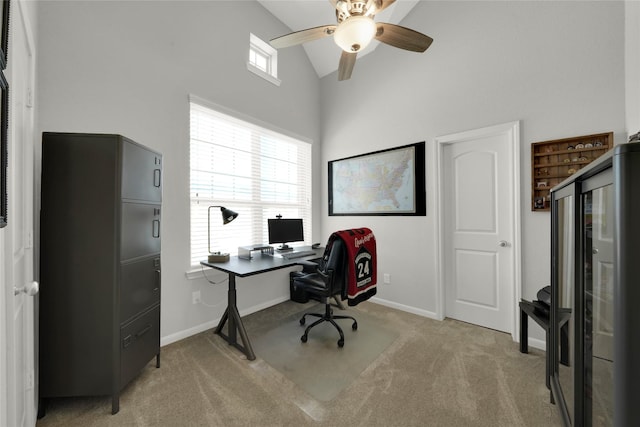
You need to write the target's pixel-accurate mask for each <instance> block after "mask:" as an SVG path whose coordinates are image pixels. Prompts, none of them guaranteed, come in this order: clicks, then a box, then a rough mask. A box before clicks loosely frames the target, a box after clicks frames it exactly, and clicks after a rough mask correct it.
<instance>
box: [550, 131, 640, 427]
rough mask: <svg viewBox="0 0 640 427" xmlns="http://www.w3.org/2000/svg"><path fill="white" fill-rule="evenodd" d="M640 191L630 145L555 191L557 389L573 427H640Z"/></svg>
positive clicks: (637, 162)
mask: <svg viewBox="0 0 640 427" xmlns="http://www.w3.org/2000/svg"><path fill="white" fill-rule="evenodd" d="M639 185H640V144H638V143H630V144H621V145H618V146H616V147H615V148H614V149H613V150H612V151H609V152H607V153H606V154H604V155H603V156H602V157H601V158H600V159H598V160H596V161H595V162H593V163H592V164H590V165H589V166H587V167H586V168H584V169H583V170H581V171H580V172H578V173H577V174H576V175H574V176H572V177H571V178H570V179H567V180H566V181H564V182H563V183H561V184H560V185H558V186H557V187H555V188H554V189H553V190H552V192H551V230H552V235H551V237H552V239H551V242H552V244H551V248H552V255H551V287H552V294H551V295H552V298H551V300H552V309H551V327H550V329H551V344H550V346H549V347H550V349H551V357H552V359H551V360H552V366H551V389H552V392H553V396H554V398H555V401H556V406H557V408H558V410H559V411H560V414H561V417H562V419H563V422H564V424H565V425H573V426H580V427H590V426H600V425H608V426H638V425H640V405H638V396H640V369H638V361H640V340H639V339H638V330H639V327H640V310H638V301H640V286H638V277H640V262H638V260H637V254H638V253H639V252H640V222H639V221H638V218H640V197H638V186H639ZM563 328H566V330H567V335H568V337H567V340H566V341H567V342H568V344H569V349H568V354H567V355H566V359H567V360H566V362H567V363H566V364H564V363H563V360H562V359H563V351H562V342H563V337H562V335H563V331H562V330H563ZM614 397H615V398H614Z"/></svg>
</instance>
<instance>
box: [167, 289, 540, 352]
mask: <svg viewBox="0 0 640 427" xmlns="http://www.w3.org/2000/svg"><path fill="white" fill-rule="evenodd" d="M288 300H289V295H285V296H282V297H279V298H275V299H272V300H270V301H266V302H263V303H260V304H257V305H254V306H252V307H248V308H246V309H244V310H241V311H240V316H247V315H249V314H252V313H255V312H257V311H260V310H264V309H265V308H269V307H271V306H274V305H276V304H280V303H282V302H285V301H288ZM369 301H371V302H372V303H375V304H380V305H384V306H386V307H391V308H395V309H397V310H401V311H406V312H407V313H412V314H416V315H418V316H422V317H427V318H429V319H434V320H440V319H438V317H437V316H436V314H435V313H434V312H432V311H428V310H422V309H418V308H415V307H411V306H408V305H404V304H398V303H397V302H393V301H387V300H385V299H381V298H376V297H373V298H371V299H369ZM219 322H220V318H218V319H215V320H210V321H207V322H205V323H201V324H199V325H196V326H194V327H192V328H189V329H185V330H183V331H179V332H176V333H173V334H170V335H167V336H164V337H162V338H161V339H160V346H161V347H164V346H165V345H169V344H172V343H174V342H176V341H180V340H183V339H185V338H188V337H190V336H192V335H195V334H199V333H200V332H204V331H206V330H208V329H213V328H215V327H216V326H218V323H219ZM529 346H531V347H533V348H537V349H539V350H542V351H545V349H546V343H545V341H544V340H540V339H538V338H531V337H529Z"/></svg>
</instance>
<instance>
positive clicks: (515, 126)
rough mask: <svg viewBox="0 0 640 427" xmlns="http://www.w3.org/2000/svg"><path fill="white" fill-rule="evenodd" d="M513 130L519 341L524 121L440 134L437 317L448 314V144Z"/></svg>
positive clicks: (515, 307) (437, 145)
mask: <svg viewBox="0 0 640 427" xmlns="http://www.w3.org/2000/svg"><path fill="white" fill-rule="evenodd" d="M505 133H507V134H509V136H510V138H511V140H512V141H513V146H512V150H511V161H512V164H513V183H514V184H513V194H512V200H513V210H512V212H513V215H512V218H511V221H512V224H513V238H512V239H511V244H512V248H513V266H512V267H513V287H512V295H513V301H512V308H511V314H510V316H509V318H510V319H511V322H510V323H511V326H512V327H511V338H512V339H513V340H514V341H516V342H518V341H519V336H518V334H517V333H516V331H518V330H519V327H520V316H518V302H519V301H520V295H521V291H522V260H521V249H522V247H521V246H522V239H521V210H520V206H521V201H520V196H521V194H520V121H514V122H508V123H503V124H498V125H494V126H488V127H484V128H480V129H473V130H469V131H464V132H458V133H454V134H449V135H443V136H438V137H436V138H435V139H434V142H435V144H434V145H435V151H436V153H435V158H436V161H435V165H436V170H435V175H436V186H435V190H436V204H437V206H438V208H437V209H436V247H437V248H438V250H437V253H438V259H437V260H436V269H437V272H436V276H437V278H438V282H437V285H436V317H437V319H439V320H444V318H445V317H446V314H447V313H446V299H445V298H446V286H445V283H444V272H445V261H446V256H445V253H444V235H443V233H444V230H443V228H442V227H443V225H444V224H443V220H442V219H443V218H444V215H445V212H444V206H445V204H444V197H445V195H444V189H443V185H444V146H445V145H450V144H455V143H458V142H465V141H467V140H469V139H476V138H482V137H488V136H493V135H501V134H505Z"/></svg>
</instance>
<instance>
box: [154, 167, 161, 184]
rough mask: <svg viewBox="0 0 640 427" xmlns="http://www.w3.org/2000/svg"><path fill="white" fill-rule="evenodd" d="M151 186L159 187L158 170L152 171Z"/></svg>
mask: <svg viewBox="0 0 640 427" xmlns="http://www.w3.org/2000/svg"><path fill="white" fill-rule="evenodd" d="M153 186H154V187H160V169H154V170H153Z"/></svg>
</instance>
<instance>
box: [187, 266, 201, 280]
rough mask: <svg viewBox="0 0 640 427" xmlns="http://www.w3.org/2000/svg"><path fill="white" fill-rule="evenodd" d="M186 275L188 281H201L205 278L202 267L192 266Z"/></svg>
mask: <svg viewBox="0 0 640 427" xmlns="http://www.w3.org/2000/svg"><path fill="white" fill-rule="evenodd" d="M184 275H185V276H186V277H187V279H188V280H194V279H200V278H201V277H204V271H202V268H201V267H196V266H193V265H192V266H191V268H190V269H189V270H187V271H185V272H184Z"/></svg>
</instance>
